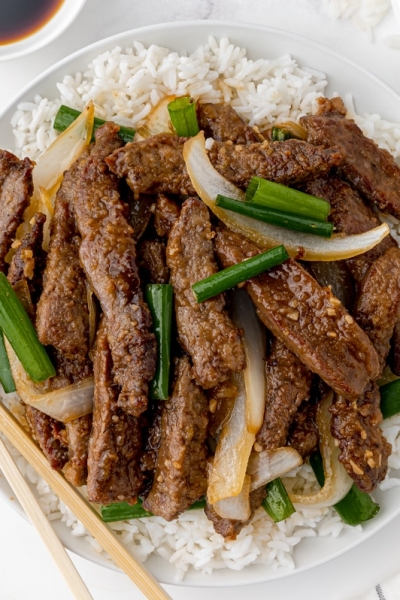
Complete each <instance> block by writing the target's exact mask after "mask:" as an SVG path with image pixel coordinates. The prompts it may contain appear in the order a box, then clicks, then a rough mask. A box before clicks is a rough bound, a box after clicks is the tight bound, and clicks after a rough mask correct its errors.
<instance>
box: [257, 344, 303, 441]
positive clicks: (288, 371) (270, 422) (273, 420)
mask: <svg viewBox="0 0 400 600" xmlns="http://www.w3.org/2000/svg"><path fill="white" fill-rule="evenodd" d="M265 371H266V389H267V395H266V404H265V413H264V421H263V424H262V426H261V429H260V431H259V432H258V434H257V437H256V440H257V442H258V443H259V444H260V445H261V446H262V449H263V450H265V449H273V448H279V447H280V446H284V445H285V444H286V439H287V435H288V431H289V426H290V424H291V422H292V420H293V418H294V416H295V414H296V412H297V409H298V407H299V405H300V404H301V402H303V400H306V399H308V398H309V397H310V391H311V382H312V374H311V372H310V370H309V369H308V368H307V367H306V366H305V365H304V364H303V363H302V362H301V361H300V360H299V359H298V358H297V356H296V355H295V354H293V352H292V351H291V350H289V348H287V347H286V346H285V344H283V343H282V342H281V341H280V340H277V339H274V340H273V341H272V345H271V352H270V354H269V356H268V358H267V361H266V365H265Z"/></svg>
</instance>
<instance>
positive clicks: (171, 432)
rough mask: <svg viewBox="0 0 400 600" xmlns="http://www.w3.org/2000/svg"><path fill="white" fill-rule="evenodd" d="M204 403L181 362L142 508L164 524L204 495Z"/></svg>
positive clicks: (206, 409) (187, 365)
mask: <svg viewBox="0 0 400 600" xmlns="http://www.w3.org/2000/svg"><path fill="white" fill-rule="evenodd" d="M207 411H208V403H207V398H206V396H205V395H204V393H203V391H202V390H201V388H200V387H199V386H198V385H196V384H195V382H194V381H193V380H192V379H191V373H190V365H189V360H188V358H187V357H184V358H181V359H180V361H179V363H178V367H177V377H176V382H175V386H174V390H173V392H172V396H171V398H170V399H169V400H168V401H167V402H165V405H164V408H163V413H162V420H161V443H160V447H159V449H158V456H157V465H156V470H155V474H154V480H153V485H152V488H151V490H150V493H149V495H148V496H147V498H146V499H145V501H144V502H143V506H144V508H146V510H150V511H151V512H152V513H153V514H155V515H158V516H161V517H164V519H166V520H167V521H172V519H176V518H177V517H178V516H179V515H180V514H181V513H182V512H183V511H184V510H186V509H187V508H189V507H190V506H191V505H192V504H193V503H194V502H196V500H200V499H201V498H202V497H203V496H204V495H205V494H206V491H207V449H206V438H207V424H208V415H207Z"/></svg>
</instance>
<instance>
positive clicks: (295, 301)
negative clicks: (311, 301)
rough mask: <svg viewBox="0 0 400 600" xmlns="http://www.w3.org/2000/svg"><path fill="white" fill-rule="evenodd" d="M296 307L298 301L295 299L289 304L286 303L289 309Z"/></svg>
mask: <svg viewBox="0 0 400 600" xmlns="http://www.w3.org/2000/svg"><path fill="white" fill-rule="evenodd" d="M298 305H299V301H298V300H297V298H292V299H291V300H290V302H288V306H290V308H297V307H298Z"/></svg>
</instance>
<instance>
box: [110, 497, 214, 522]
mask: <svg viewBox="0 0 400 600" xmlns="http://www.w3.org/2000/svg"><path fill="white" fill-rule="evenodd" d="M205 505H206V503H205V500H198V501H197V502H195V503H194V504H192V506H191V507H190V508H189V510H197V509H200V508H204V507H205ZM100 511H101V517H102V519H103V521H104V522H105V523H112V522H113V521H126V520H129V519H143V518H144V517H152V516H153V513H151V512H150V511H148V510H146V509H144V508H143V505H142V501H141V500H140V498H138V501H137V502H136V504H129V503H128V502H118V503H116V504H109V505H108V506H102V507H101V508H100Z"/></svg>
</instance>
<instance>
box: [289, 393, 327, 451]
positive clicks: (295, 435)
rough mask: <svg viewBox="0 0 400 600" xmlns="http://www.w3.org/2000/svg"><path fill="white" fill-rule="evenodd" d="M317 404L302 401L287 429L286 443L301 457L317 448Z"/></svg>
mask: <svg viewBox="0 0 400 600" xmlns="http://www.w3.org/2000/svg"><path fill="white" fill-rule="evenodd" d="M316 407H317V405H316V404H315V403H313V402H309V401H306V402H303V403H302V404H300V406H299V410H298V411H297V413H296V414H295V416H294V419H293V421H292V424H291V426H290V430H289V436H288V444H289V446H292V448H294V449H295V450H297V452H298V453H299V454H300V455H301V456H302V457H303V459H305V458H307V456H310V455H311V454H312V453H313V452H315V450H317V449H318V444H319V434H318V427H317V424H316V422H315V412H316Z"/></svg>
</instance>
